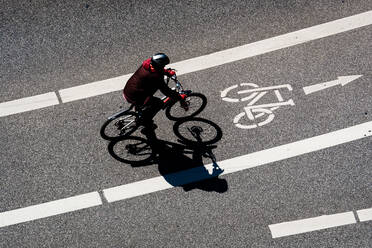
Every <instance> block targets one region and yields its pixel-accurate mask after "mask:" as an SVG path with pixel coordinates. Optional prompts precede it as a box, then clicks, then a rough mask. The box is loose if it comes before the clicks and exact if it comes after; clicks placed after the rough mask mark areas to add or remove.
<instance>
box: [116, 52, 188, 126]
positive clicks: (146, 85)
mask: <svg viewBox="0 0 372 248" xmlns="http://www.w3.org/2000/svg"><path fill="white" fill-rule="evenodd" d="M169 62H170V60H169V58H168V56H167V55H166V54H164V53H157V54H155V55H153V56H152V57H150V58H148V59H146V60H145V61H143V63H142V65H141V66H140V67H139V68H138V69H137V71H136V72H135V73H134V74H133V75H132V76H131V77H130V78H129V80H128V82H127V83H126V85H125V87H124V90H123V95H124V98H125V99H126V100H127V101H128V102H129V103H131V104H134V105H135V108H136V110H141V112H142V120H143V123H142V125H144V126H145V128H144V129H145V130H148V131H150V129H152V130H153V129H155V128H156V125H155V124H154V123H153V120H152V119H153V118H154V117H155V115H156V114H157V113H158V112H159V110H160V109H162V107H163V104H164V103H163V101H162V100H161V99H159V98H157V97H154V96H153V95H154V94H155V92H156V91H157V90H160V91H161V92H162V93H163V94H164V95H166V96H168V97H170V98H171V99H173V100H176V101H177V100H179V101H180V102H181V106H182V107H183V108H184V109H185V110H187V108H188V107H187V104H186V102H185V101H184V100H183V99H182V97H181V96H180V95H179V94H178V93H177V92H176V91H174V90H172V89H171V88H169V87H168V85H167V84H166V83H165V82H164V75H167V76H169V77H171V76H173V75H175V71H174V70H172V69H169V68H168V69H165V68H164V67H165V66H166V65H167V64H169Z"/></svg>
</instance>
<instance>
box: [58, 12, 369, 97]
mask: <svg viewBox="0 0 372 248" xmlns="http://www.w3.org/2000/svg"><path fill="white" fill-rule="evenodd" d="M371 24H372V11H368V12H364V13H361V14H357V15H354V16H350V17H345V18H342V19H339V20H335V21H331V22H327V23H324V24H320V25H316V26H312V27H309V28H305V29H301V30H298V31H295V32H291V33H287V34H283V35H279V36H275V37H272V38H268V39H265V40H261V41H257V42H254V43H250V44H246V45H243V46H239V47H234V48H231V49H227V50H223V51H219V52H215V53H212V54H208V55H204V56H200V57H196V58H192V59H188V60H184V61H180V62H176V63H173V64H170V65H169V67H171V68H176V69H177V75H182V74H186V73H191V72H195V71H200V70H204V69H208V68H212V67H215V66H219V65H223V64H226V63H230V62H234V61H238V60H242V59H247V58H250V57H253V56H257V55H261V54H264V53H268V52H272V51H276V50H279V49H283V48H287V47H291V46H294V45H298V44H302V43H305V42H308V41H313V40H316V39H320V38H324V37H327V36H331V35H335V34H339V33H343V32H346V31H350V30H353V29H356V28H360V27H364V26H368V25H371ZM131 75H132V74H128V75H124V76H121V77H116V78H112V79H107V80H103V81H99V82H94V83H90V84H85V85H81V86H76V87H71V88H68V89H63V90H60V94H61V98H62V101H63V102H71V101H75V100H79V99H85V98H88V97H92V96H97V95H102V94H105V93H109V92H113V91H117V90H120V89H122V88H124V85H125V83H126V81H127V80H128V78H129V77H130V76H131Z"/></svg>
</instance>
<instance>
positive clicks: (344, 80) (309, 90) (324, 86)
mask: <svg viewBox="0 0 372 248" xmlns="http://www.w3.org/2000/svg"><path fill="white" fill-rule="evenodd" d="M361 76H363V75H352V76H344V77H338V78H337V79H336V80H333V81H329V82H324V83H320V84H314V85H310V86H307V87H304V88H303V89H304V91H305V94H306V95H308V94H311V93H314V92H317V91H320V90H324V89H327V88H330V87H333V86H336V85H341V86H345V85H346V84H348V83H350V82H351V81H354V80H356V79H358V78H360V77H361Z"/></svg>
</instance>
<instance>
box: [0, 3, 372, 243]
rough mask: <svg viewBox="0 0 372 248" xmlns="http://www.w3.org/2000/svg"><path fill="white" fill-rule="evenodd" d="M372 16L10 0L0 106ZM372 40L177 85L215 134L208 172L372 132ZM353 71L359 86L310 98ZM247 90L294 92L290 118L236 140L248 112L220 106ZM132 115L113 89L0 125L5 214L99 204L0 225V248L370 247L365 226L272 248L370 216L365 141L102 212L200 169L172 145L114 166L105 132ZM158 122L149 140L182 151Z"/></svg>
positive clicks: (306, 6)
mask: <svg viewBox="0 0 372 248" xmlns="http://www.w3.org/2000/svg"><path fill="white" fill-rule="evenodd" d="M371 9H372V4H371V2H370V1H347V0H345V1H332V2H330V1H285V2H283V1H282V2H278V1H249V2H248V1H233V2H231V1H226V2H223V1H218V2H216V1H182V2H181V1H179V2H176V1H166V2H159V3H155V2H154V1H152V2H150V1H142V2H134V1H96V2H95V1H64V3H56V2H52V1H50V2H49V3H46V1H40V2H38V1H8V2H6V1H5V2H4V4H2V6H1V7H0V18H1V19H0V23H1V24H0V33H1V38H2V39H1V42H0V54H1V57H0V59H1V63H0V82H1V85H2V87H1V92H0V102H7V101H10V100H15V99H20V98H23V97H29V96H33V95H37V94H42V93H46V92H49V91H57V90H60V89H64V88H68V87H72V86H78V85H82V84H86V83H90V82H94V81H98V80H103V79H108V78H112V77H116V76H120V75H124V74H128V73H131V72H133V71H134V70H135V69H136V68H137V67H138V65H139V63H140V62H141V61H142V60H143V59H145V58H147V57H148V56H150V55H151V54H153V53H154V52H158V51H164V52H166V53H168V54H169V55H170V57H171V59H172V62H178V61H183V60H185V59H189V58H194V57H197V56H202V55H206V54H210V53H212V52H216V51H221V50H224V49H228V48H232V47H236V46H239V45H244V44H248V43H252V42H255V41H260V40H262V39H266V38H270V37H274V36H277V35H281V34H285V33H288V32H292V31H296V30H300V29H303V28H306V27H311V26H314V25H317V24H321V23H325V22H329V21H333V20H337V19H340V18H343V17H348V16H352V15H355V14H359V13H362V12H365V11H370V10H371ZM371 34H372V26H366V27H362V28H359V29H355V30H352V31H348V32H344V33H340V34H337V35H333V36H329V37H325V38H322V39H317V40H314V41H311V42H307V43H303V44H299V45H296V46H291V47H288V48H285V49H280V50H277V51H274V52H270V53H265V54H262V55H259V56H255V57H251V58H247V59H244V60H240V61H235V62H232V63H227V64H223V65H221V66H217V67H212V68H209V69H206V70H202V71H197V72H193V73H188V74H184V75H181V76H180V77H179V79H180V80H181V81H182V82H183V84H184V86H186V87H187V88H190V89H192V90H194V91H196V92H201V93H203V94H204V95H206V96H207V99H208V103H207V107H206V108H205V109H204V111H203V112H202V113H201V114H200V115H199V116H200V117H202V118H204V119H207V120H210V121H212V122H213V123H215V124H217V125H218V126H219V127H220V128H221V130H222V139H221V140H220V141H218V142H217V143H215V144H214V145H215V146H216V147H215V148H213V150H212V152H213V154H214V155H215V156H216V159H217V163H218V162H219V161H225V160H227V159H231V158H235V157H237V156H242V155H245V154H250V153H253V152H257V151H262V150H266V149H269V148H273V147H277V146H280V145H285V144H289V143H292V142H296V141H300V140H304V139H308V138H311V137H314V136H317V135H321V134H327V133H330V132H333V131H336V130H340V129H344V128H348V127H352V126H355V125H358V124H362V123H366V122H369V121H372V117H371V116H372V97H371V95H372V86H371V79H372V71H371V68H372V62H371V61H372V60H371V58H372V49H371V44H372V35H371ZM348 75H362V77H360V78H359V79H357V80H355V81H354V82H352V83H350V84H348V85H346V86H343V87H341V86H335V87H332V88H329V89H325V90H322V91H319V92H315V93H312V94H308V95H306V94H305V93H304V90H303V88H304V87H305V86H309V85H314V84H318V83H323V82H328V81H332V80H336V79H337V77H339V76H348ZM124 83H125V82H123V84H124ZM242 83H253V84H256V85H258V86H259V87H270V86H279V85H286V84H289V85H291V87H292V88H293V90H292V91H288V90H282V91H281V92H282V96H283V98H284V99H285V100H288V99H292V100H293V102H294V106H282V107H280V108H279V109H277V110H275V111H274V113H275V118H274V119H273V120H272V122H270V123H268V124H267V125H264V126H262V127H258V128H254V129H240V128H238V127H236V126H235V125H234V122H233V120H234V118H235V116H236V115H238V114H239V113H241V112H243V110H244V107H245V104H244V103H231V102H226V101H223V100H222V99H221V91H223V90H225V89H226V88H228V87H230V86H233V85H237V84H242ZM263 99H264V98H263ZM264 101H265V103H268V102H275V95H273V94H271V95H270V94H268V95H266V96H265V100H264ZM126 106H127V105H126V104H125V103H123V100H122V97H121V94H120V92H112V93H109V94H104V95H101V96H96V97H92V98H87V99H84V100H78V101H74V102H70V103H64V104H59V105H56V106H52V107H48V108H43V109H38V110H33V111H29V112H24V113H19V114H15V115H10V116H6V117H0V126H1V129H2V130H3V131H2V132H1V133H0V140H1V144H2V149H1V150H0V158H1V160H0V161H1V166H0V186H1V189H2V192H1V198H0V199H1V200H0V213H4V212H7V211H11V210H14V209H18V208H25V207H28V206H32V205H37V204H41V203H45V202H50V201H54V200H58V199H63V198H67V197H72V196H76V195H81V194H85V193H89V192H94V191H98V192H99V193H100V195H101V197H102V199H103V204H102V205H101V206H97V207H91V208H87V209H82V210H79V211H73V212H68V213H64V214H61V215H56V216H51V217H47V218H43V219H37V220H34V221H28V222H23V223H20V224H16V225H11V226H5V227H1V228H0V247H371V245H372V225H371V224H372V222H371V221H366V222H359V221H358V222H357V223H355V224H351V225H345V226H338V227H334V228H328V229H324V230H318V231H313V232H307V233H302V234H297V235H292V236H286V237H281V238H273V236H272V233H271V231H270V229H269V225H272V224H276V223H282V222H287V221H294V220H299V219H306V218H313V217H317V216H322V215H332V214H337V213H343V212H349V211H354V212H355V211H357V210H361V209H368V208H371V207H372V180H371V178H372V169H371V159H372V155H371V148H372V140H371V138H370V137H366V138H363V139H359V140H355V141H352V142H349V143H344V144H340V145H337V146H332V147H330V148H327V149H323V150H320V151H316V152H311V153H306V154H303V155H301V156H296V157H291V158H289V159H285V160H281V161H276V162H273V163H269V164H265V165H262V166H259V167H255V168H251V169H246V170H241V171H238V172H235V173H231V174H226V175H221V176H219V177H217V178H215V179H212V180H207V181H203V182H198V183H194V184H192V185H188V186H186V187H183V186H178V187H173V188H171V189H167V190H163V191H157V192H154V193H151V194H144V195H140V196H137V197H134V198H130V199H125V200H122V201H117V202H114V203H109V202H107V201H106V199H105V197H104V194H103V193H102V191H103V190H104V189H107V188H111V187H115V186H118V185H126V184H130V183H134V182H138V181H142V180H146V179H150V178H154V177H159V176H164V177H165V178H166V175H167V174H169V173H173V172H179V171H184V170H186V169H189V168H191V167H195V166H200V165H201V164H200V163H201V161H199V163H196V162H195V160H193V159H192V156H191V155H190V154H185V153H184V152H182V151H180V150H178V149H176V148H174V147H167V148H164V149H163V150H162V153H161V154H160V155H159V159H158V160H156V162H155V163H148V164H145V165H142V166H137V167H133V166H131V165H129V164H125V163H122V162H120V161H118V160H116V159H114V158H113V157H112V155H111V154H110V153H109V151H108V142H106V141H105V140H103V139H102V138H101V137H100V136H99V129H100V127H101V125H102V123H103V121H104V120H105V118H106V117H107V116H109V115H110V114H112V113H114V112H115V111H117V110H118V109H119V108H120V107H126ZM242 121H248V120H247V119H242ZM155 122H156V123H157V125H158V128H157V129H156V134H157V137H158V138H159V139H161V140H165V141H169V142H177V137H176V136H175V134H174V133H173V131H172V126H173V124H174V122H172V121H170V120H168V119H167V118H166V117H165V115H164V113H162V112H161V113H159V114H158V115H157V116H156V118H155ZM135 135H136V136H138V137H143V135H142V134H141V133H140V132H137V133H135ZM118 145H120V142H118ZM195 154H196V151H194V155H195ZM202 162H203V163H204V164H209V163H211V160H210V159H209V158H202ZM0 224H1V223H0Z"/></svg>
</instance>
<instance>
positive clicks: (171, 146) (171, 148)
mask: <svg viewBox="0 0 372 248" xmlns="http://www.w3.org/2000/svg"><path fill="white" fill-rule="evenodd" d="M198 120H199V119H198ZM205 121H206V120H205ZM208 122H210V121H208ZM214 125H215V126H216V127H218V126H217V125H216V124H214ZM194 127H195V126H194ZM217 132H219V133H218V134H217V135H218V136H219V137H222V131H221V129H220V128H219V127H218V129H217ZM144 135H145V136H146V138H147V140H148V143H149V145H150V146H151V148H152V149H153V150H154V151H155V153H157V154H158V157H157V159H156V163H157V164H158V167H159V172H160V174H161V175H162V176H163V177H164V179H165V180H166V181H167V182H168V183H169V184H171V185H173V186H182V187H183V189H184V190H185V191H189V190H192V189H200V190H204V191H215V192H218V193H223V192H226V191H227V189H228V185H227V181H226V180H225V179H220V178H218V176H219V175H220V174H221V173H222V172H223V170H222V169H221V168H220V167H219V166H218V164H217V162H216V159H215V156H214V154H213V153H212V150H213V149H214V148H216V147H217V146H213V145H205V144H203V142H202V140H199V141H196V142H187V140H181V139H180V140H179V141H180V142H181V144H178V143H172V142H168V141H163V140H159V139H157V137H156V134H155V132H154V130H152V131H148V132H146V133H144ZM203 158H209V159H211V161H212V164H208V165H204V163H203Z"/></svg>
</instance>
